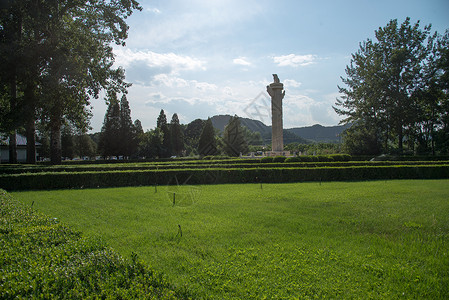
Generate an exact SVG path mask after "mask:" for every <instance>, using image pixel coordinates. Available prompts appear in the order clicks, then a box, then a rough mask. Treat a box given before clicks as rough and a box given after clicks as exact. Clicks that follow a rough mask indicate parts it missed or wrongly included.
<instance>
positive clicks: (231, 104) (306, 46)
mask: <svg viewBox="0 0 449 300" xmlns="http://www.w3.org/2000/svg"><path fill="white" fill-rule="evenodd" d="M139 2H140V4H141V6H142V7H143V10H142V11H141V12H138V11H137V12H135V13H134V14H133V15H132V16H131V17H130V18H129V19H128V25H129V26H130V30H129V37H128V39H127V41H126V44H127V45H126V47H118V46H117V47H116V48H115V51H114V53H115V54H116V65H120V66H123V67H124V68H125V70H126V79H127V81H128V82H131V83H132V84H133V85H132V87H131V88H130V89H129V93H128V100H129V102H130V107H131V111H132V118H133V120H135V119H139V120H140V121H141V122H142V125H143V127H144V129H145V130H147V129H152V128H154V127H155V126H156V119H157V116H158V115H159V112H160V110H161V109H164V111H165V112H166V114H167V118H168V120H170V119H171V117H172V115H173V113H177V114H178V116H179V119H180V121H181V123H184V124H187V123H189V122H191V121H193V120H195V119H197V118H202V119H206V118H207V117H211V116H213V115H217V114H230V115H235V114H237V115H238V116H241V117H250V118H253V119H257V120H260V121H262V122H264V123H265V124H267V125H271V120H270V116H269V110H270V108H269V101H268V96H267V93H266V85H267V84H269V83H270V82H272V81H273V77H272V74H273V73H277V74H278V76H279V78H280V80H281V82H283V83H284V89H285V91H286V95H285V98H284V102H283V112H284V127H285V128H292V127H301V126H310V125H314V124H322V125H326V126H332V125H337V124H338V122H339V121H340V118H339V117H338V116H337V115H336V114H335V113H334V111H333V109H332V105H333V104H334V103H335V99H336V98H337V97H338V96H339V95H338V89H337V85H341V79H340V76H344V75H345V73H344V70H345V67H346V65H348V64H349V62H350V56H351V54H352V53H355V52H356V51H357V50H358V47H359V43H360V42H362V41H364V40H366V39H367V38H373V37H374V31H375V30H376V29H378V28H379V27H383V26H385V25H386V24H387V23H388V22H389V21H390V20H391V19H398V22H399V23H402V22H403V21H404V20H405V18H406V17H407V16H408V17H410V18H411V21H412V22H413V23H414V22H416V21H418V20H420V21H421V24H422V27H423V26H424V25H427V24H429V23H431V24H432V26H433V27H432V29H433V30H436V31H438V32H439V33H444V31H445V30H446V29H449V17H448V16H449V1H448V0H427V1H424V0H421V1H418V0H376V1H372V0H341V1H338V0H316V1H310V0H308V1H303V0H297V1H287V0H278V1H266V0H254V1H253V0H239V1H234V0H227V1H225V0H222V1H221V0H191V1H174V0H173V1H172V0H164V1H148V0H141V1H139ZM92 105H93V113H94V115H93V118H92V120H91V126H92V127H93V131H94V132H95V131H100V129H101V126H102V123H103V119H104V114H105V111H106V105H105V104H104V100H103V99H101V98H100V99H97V100H93V101H92Z"/></svg>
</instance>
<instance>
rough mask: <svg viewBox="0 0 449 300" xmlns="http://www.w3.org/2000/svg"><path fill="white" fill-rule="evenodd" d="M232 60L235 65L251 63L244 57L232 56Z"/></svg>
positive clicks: (248, 64)
mask: <svg viewBox="0 0 449 300" xmlns="http://www.w3.org/2000/svg"><path fill="white" fill-rule="evenodd" d="M232 62H233V63H234V64H236V65H241V66H250V65H251V63H250V62H249V61H248V60H247V59H246V58H245V57H239V58H234V59H233V60H232Z"/></svg>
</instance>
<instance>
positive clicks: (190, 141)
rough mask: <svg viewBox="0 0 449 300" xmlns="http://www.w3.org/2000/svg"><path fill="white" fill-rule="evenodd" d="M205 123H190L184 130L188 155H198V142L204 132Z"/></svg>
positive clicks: (199, 121)
mask: <svg viewBox="0 0 449 300" xmlns="http://www.w3.org/2000/svg"><path fill="white" fill-rule="evenodd" d="M204 124H205V121H203V120H201V119H196V120H194V121H192V122H190V123H189V124H188V125H187V126H186V128H185V130H184V141H185V144H186V150H187V153H188V155H191V154H198V152H197V151H198V142H199V140H200V136H201V132H203V128H204Z"/></svg>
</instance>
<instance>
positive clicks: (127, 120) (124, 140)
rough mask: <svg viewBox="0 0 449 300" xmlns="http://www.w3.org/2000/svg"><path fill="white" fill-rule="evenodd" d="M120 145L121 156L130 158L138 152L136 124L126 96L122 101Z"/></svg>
mask: <svg viewBox="0 0 449 300" xmlns="http://www.w3.org/2000/svg"><path fill="white" fill-rule="evenodd" d="M119 138H120V144H121V146H122V147H121V148H122V149H121V154H122V155H123V156H125V157H130V156H131V155H133V154H134V153H135V152H136V151H137V139H136V131H135V129H134V124H133V121H132V119H131V109H130V108H129V102H128V99H127V98H126V95H125V94H124V95H123V96H122V99H121V100H120V137H119Z"/></svg>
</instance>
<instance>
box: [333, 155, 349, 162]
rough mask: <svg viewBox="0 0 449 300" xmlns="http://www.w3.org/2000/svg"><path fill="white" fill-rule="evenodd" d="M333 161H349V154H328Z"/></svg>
mask: <svg viewBox="0 0 449 300" xmlns="http://www.w3.org/2000/svg"><path fill="white" fill-rule="evenodd" d="M329 157H331V158H332V159H333V160H334V161H350V160H351V155H349V154H331V155H329Z"/></svg>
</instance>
